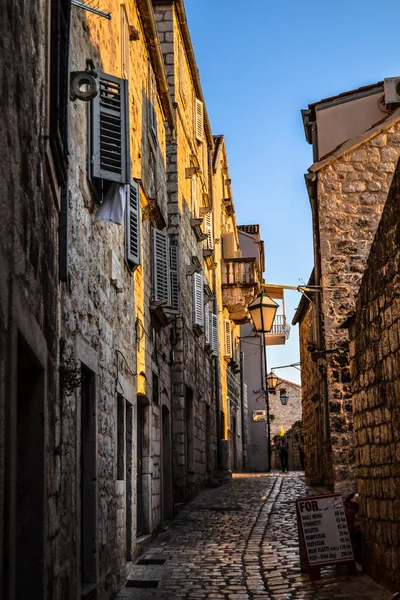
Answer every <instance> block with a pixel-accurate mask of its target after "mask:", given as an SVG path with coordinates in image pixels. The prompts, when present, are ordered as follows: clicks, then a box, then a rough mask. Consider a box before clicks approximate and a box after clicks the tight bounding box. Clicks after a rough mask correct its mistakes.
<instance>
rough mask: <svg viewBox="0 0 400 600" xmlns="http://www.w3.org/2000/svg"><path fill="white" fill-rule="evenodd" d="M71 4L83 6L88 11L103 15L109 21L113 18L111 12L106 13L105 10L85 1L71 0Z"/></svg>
mask: <svg viewBox="0 0 400 600" xmlns="http://www.w3.org/2000/svg"><path fill="white" fill-rule="evenodd" d="M71 4H72V5H73V6H77V7H78V8H82V9H83V10H87V11H88V12H91V13H94V14H95V15H97V16H99V17H103V19H108V20H109V21H110V20H111V13H106V12H104V11H103V10H99V9H98V8H95V7H94V6H89V5H88V4H85V3H84V2H79V0H71Z"/></svg>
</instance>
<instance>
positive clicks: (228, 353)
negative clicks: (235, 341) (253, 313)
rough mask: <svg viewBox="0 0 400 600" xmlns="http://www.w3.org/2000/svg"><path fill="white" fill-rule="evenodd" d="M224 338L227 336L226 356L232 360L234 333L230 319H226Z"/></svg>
mask: <svg viewBox="0 0 400 600" xmlns="http://www.w3.org/2000/svg"><path fill="white" fill-rule="evenodd" d="M224 336H225V356H226V357H227V358H232V332H231V322H230V320H229V319H224Z"/></svg>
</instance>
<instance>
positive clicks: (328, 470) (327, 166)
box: [293, 99, 400, 493]
mask: <svg viewBox="0 0 400 600" xmlns="http://www.w3.org/2000/svg"><path fill="white" fill-rule="evenodd" d="M326 102H327V103H328V101H326ZM347 102H349V103H350V100H349V99H348V100H347ZM338 118H339V117H338ZM308 126H311V128H312V126H315V123H310V122H309V123H308ZM399 132H400V123H399V114H398V111H395V112H394V113H393V112H392V113H391V114H390V115H389V116H388V117H387V118H386V119H384V120H383V121H382V122H380V123H379V124H377V125H375V126H373V127H371V128H370V129H368V130H367V131H360V132H358V135H354V136H353V137H352V138H351V139H349V140H347V141H344V143H342V144H341V145H340V146H339V147H338V148H336V149H333V150H332V151H331V152H329V153H328V155H327V156H325V157H323V158H322V159H321V160H319V161H317V162H316V163H314V164H313V165H312V166H311V167H310V169H309V173H308V174H307V175H306V183H307V188H308V192H309V196H310V203H311V209H312V217H313V232H314V282H315V285H316V286H321V288H322V289H321V288H319V289H320V290H321V291H320V292H318V293H315V294H313V301H314V303H315V305H316V309H315V311H314V309H312V310H311V305H310V306H309V307H308V309H307V310H306V309H305V306H304V305H302V306H300V307H299V310H298V312H297V313H296V315H295V318H294V321H293V323H294V324H295V323H297V322H299V321H301V320H306V321H308V324H307V323H306V322H305V324H304V326H301V328H300V332H301V335H302V334H304V335H306V336H307V337H306V339H305V340H302V341H301V342H300V344H301V347H302V348H303V356H304V348H305V347H306V346H307V352H310V355H311V356H310V357H311V359H312V360H314V361H316V364H317V366H318V373H319V374H318V373H317V372H316V371H315V368H314V367H312V366H311V365H310V364H309V365H308V367H306V368H305V370H303V369H302V381H304V390H303V410H304V416H305V415H306V414H307V413H308V414H310V415H311V418H312V420H313V423H314V425H311V423H307V424H306V423H305V426H304V438H305V448H306V452H307V451H310V448H313V446H314V451H313V452H314V455H315V457H316V459H315V460H314V461H313V460H312V458H311V456H310V459H309V460H306V462H307V464H308V465H309V466H308V474H309V476H310V477H311V478H312V479H315V480H320V481H323V482H324V483H325V484H326V485H328V486H330V487H333V488H334V489H335V490H337V491H341V492H343V493H346V492H347V491H351V490H352V489H354V487H355V454H354V439H353V416H352V400H351V389H350V372H349V359H348V336H347V333H346V332H345V331H343V330H342V329H339V328H338V327H339V326H340V325H341V324H342V323H343V321H344V320H345V319H346V317H347V316H348V315H349V314H350V313H351V311H352V310H353V309H354V298H355V295H356V293H357V291H358V287H359V284H360V280H361V277H362V274H363V271H364V267H365V263H366V260H367V257H368V254H369V250H370V247H371V243H372V240H373V238H374V235H375V232H376V229H377V226H378V223H379V220H380V217H381V214H382V210H383V206H384V203H385V200H386V196H387V192H388V189H389V186H390V183H391V180H392V177H393V173H394V169H395V165H396V163H397V158H398V156H399V152H400V146H399V144H398V139H399V138H398V135H399ZM320 141H321V140H320ZM312 306H313V305H312ZM310 311H311V312H313V313H314V319H313V317H312V315H311V313H310ZM310 319H313V320H314V322H313V323H312V326H311V327H310ZM310 335H312V337H310ZM306 362H308V363H309V360H306ZM309 371H311V372H312V373H313V376H314V377H315V378H314V377H313V384H312V385H314V384H316V388H317V389H314V390H313V392H312V393H311V390H310V385H311V382H310V381H308V382H306V381H305V379H303V378H304V377H305V376H306V373H308V372H309ZM306 393H307V394H309V393H311V395H307V396H306V395H304V394H306ZM314 440H318V442H316V444H317V446H316V445H315V442H314ZM317 448H318V450H317ZM320 450H322V452H323V458H322V460H321V461H318V458H317V457H318V456H319V452H320ZM311 469H316V470H315V471H312V472H311Z"/></svg>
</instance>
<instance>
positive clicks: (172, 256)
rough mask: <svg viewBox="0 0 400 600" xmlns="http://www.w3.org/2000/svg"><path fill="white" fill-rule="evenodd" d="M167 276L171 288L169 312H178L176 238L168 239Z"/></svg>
mask: <svg viewBox="0 0 400 600" xmlns="http://www.w3.org/2000/svg"><path fill="white" fill-rule="evenodd" d="M169 274H170V286H171V292H170V294H171V311H173V312H176V313H179V311H180V293H179V246H178V243H177V240H176V238H173V237H170V238H169Z"/></svg>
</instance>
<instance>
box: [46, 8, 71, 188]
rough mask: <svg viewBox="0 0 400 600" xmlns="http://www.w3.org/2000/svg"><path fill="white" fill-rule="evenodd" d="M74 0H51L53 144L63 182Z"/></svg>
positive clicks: (60, 180) (65, 164) (53, 151)
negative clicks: (72, 1) (71, 23)
mask: <svg viewBox="0 0 400 600" xmlns="http://www.w3.org/2000/svg"><path fill="white" fill-rule="evenodd" d="M70 19H71V3H70V0H52V2H51V38H50V86H49V93H50V144H51V149H52V153H53V159H54V165H55V168H56V172H57V177H58V179H59V182H60V184H61V185H63V184H65V182H66V178H67V151H68V149H67V133H68V104H69V98H68V89H69V82H68V72H69V68H68V67H69V31H70Z"/></svg>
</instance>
